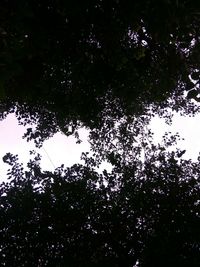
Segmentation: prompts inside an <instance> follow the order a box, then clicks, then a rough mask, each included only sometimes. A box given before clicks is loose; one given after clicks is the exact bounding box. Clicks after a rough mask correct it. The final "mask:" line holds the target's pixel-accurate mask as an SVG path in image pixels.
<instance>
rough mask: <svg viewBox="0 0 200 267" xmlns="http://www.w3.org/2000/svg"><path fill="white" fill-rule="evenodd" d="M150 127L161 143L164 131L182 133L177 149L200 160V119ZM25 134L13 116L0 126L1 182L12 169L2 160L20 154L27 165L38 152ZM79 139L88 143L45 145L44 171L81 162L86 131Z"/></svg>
mask: <svg viewBox="0 0 200 267" xmlns="http://www.w3.org/2000/svg"><path fill="white" fill-rule="evenodd" d="M151 127H152V130H153V132H154V134H155V140H156V141H158V142H159V141H160V140H161V137H162V135H163V134H164V132H165V131H171V132H173V133H176V132H179V133H180V135H181V137H183V138H184V139H185V140H184V141H180V142H179V144H178V147H180V148H181V149H186V150H187V152H186V153H185V155H184V157H185V158H187V159H189V158H191V159H193V160H196V159H197V157H198V154H199V152H200V115H197V116H195V117H190V118H188V117H181V116H178V115H176V116H175V117H174V119H173V124H172V126H168V125H166V124H165V122H164V119H159V118H155V119H153V121H152V123H151ZM24 131H25V130H24V127H23V126H19V125H18V122H17V119H16V118H15V116H14V115H13V114H12V115H9V116H8V117H7V119H6V120H3V121H1V122H0V181H2V180H4V179H5V177H6V171H7V169H8V167H9V166H8V165H7V164H5V163H3V161H2V157H3V156H4V155H5V154H6V153H7V152H10V153H12V154H18V155H19V159H20V162H25V163H27V162H28V160H29V158H30V156H29V151H30V150H33V149H35V150H36V148H35V146H34V143H33V142H29V143H27V142H26V140H24V139H22V135H23V133H24ZM80 137H81V139H82V140H85V141H84V142H82V143H81V144H76V140H75V138H73V137H72V136H71V137H66V136H64V135H63V134H60V133H58V134H56V135H55V136H54V137H53V138H51V139H49V140H47V141H45V142H44V146H43V148H42V149H40V151H39V153H40V154H41V155H42V162H41V165H42V167H43V168H44V169H47V170H54V166H55V167H58V166H60V165H61V164H62V163H64V164H65V166H71V165H73V164H74V163H77V162H78V161H80V155H81V152H83V151H84V152H85V151H89V144H88V142H87V141H86V140H87V131H86V130H84V129H83V130H81V132H80ZM51 161H52V162H53V164H52V162H51ZM53 165H54V166H53Z"/></svg>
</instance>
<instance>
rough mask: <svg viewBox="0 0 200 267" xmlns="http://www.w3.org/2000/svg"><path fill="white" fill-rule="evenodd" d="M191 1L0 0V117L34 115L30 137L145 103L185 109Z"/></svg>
mask: <svg viewBox="0 0 200 267" xmlns="http://www.w3.org/2000/svg"><path fill="white" fill-rule="evenodd" d="M199 8H200V7H199V4H198V2H197V1H191V0H190V1H188V0H183V1H176V2H174V1H170V0H169V1H166V0H161V1H152V0H148V1H142V0H141V1H122V0H109V1H107V0H102V1H101V0H95V1H90V0H87V1H82V2H81V3H80V2H79V1H74V0H73V1H60V0H55V1H52V0H47V1H34V0H22V1H20V2H19V1H13V0H12V1H11V0H2V1H1V3H0V17H1V20H0V35H1V38H0V39H1V44H0V45H1V50H0V73H1V74H0V102H1V111H2V112H1V113H2V115H1V116H2V117H4V116H6V114H7V113H9V112H14V111H15V112H16V114H17V117H18V119H19V120H20V121H21V123H24V124H27V123H36V124H37V128H36V130H33V129H31V128H30V129H29V130H28V131H27V133H26V135H25V136H26V137H27V138H28V140H29V139H35V140H36V143H37V144H38V145H39V144H40V143H41V142H42V141H43V140H44V139H46V138H48V137H49V136H51V135H53V134H54V133H55V132H57V131H59V130H62V131H63V132H65V133H66V134H71V133H74V132H75V130H76V129H77V128H78V127H80V126H82V125H84V126H87V127H90V128H91V129H94V128H97V129H101V128H102V127H103V125H105V124H106V123H107V116H110V117H112V118H113V119H116V120H118V119H120V118H122V117H123V116H124V115H138V114H144V113H147V112H149V105H150V106H151V110H153V111H155V110H156V109H157V108H158V107H159V108H160V109H159V110H157V112H158V113H161V114H162V113H163V110H164V109H165V108H166V107H172V108H173V109H175V110H183V111H184V112H185V113H188V112H189V113H193V112H194V110H195V107H194V106H193V105H191V102H190V101H189V100H188V99H185V97H184V92H185V91H187V90H191V89H194V90H196V89H198V87H199V62H200V59H199V55H200V53H199V36H200V33H199V13H200V10H199ZM190 75H191V76H190ZM191 78H192V79H191ZM189 97H191V94H189Z"/></svg>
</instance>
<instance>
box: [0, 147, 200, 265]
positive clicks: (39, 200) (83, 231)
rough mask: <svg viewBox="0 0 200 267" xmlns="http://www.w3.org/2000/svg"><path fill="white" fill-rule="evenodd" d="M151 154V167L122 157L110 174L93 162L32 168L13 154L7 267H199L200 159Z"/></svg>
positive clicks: (5, 189) (1, 200)
mask: <svg viewBox="0 0 200 267" xmlns="http://www.w3.org/2000/svg"><path fill="white" fill-rule="evenodd" d="M149 148H150V150H148V153H147V154H148V156H147V158H146V160H145V162H143V161H141V158H140V157H139V155H138V154H136V153H135V154H134V155H132V156H133V157H132V161H131V162H130V163H128V164H127V163H124V161H123V158H122V157H119V158H118V159H119V160H118V163H117V164H115V165H113V171H112V172H111V173H108V172H107V171H105V170H104V172H103V173H102V174H99V173H97V172H96V171H95V170H94V168H93V167H91V166H90V165H89V164H86V165H77V164H76V165H74V166H72V167H71V168H64V166H61V167H60V168H57V169H56V170H55V171H54V172H53V173H52V172H49V171H42V170H41V168H40V165H39V160H40V157H39V156H38V155H35V158H34V159H33V160H30V162H29V163H28V170H25V169H23V166H22V165H21V164H19V163H18V161H17V156H13V155H11V154H7V155H6V156H5V157H4V161H5V162H7V163H8V164H9V165H10V171H9V173H8V175H9V179H10V181H9V182H7V183H3V184H1V187H0V193H1V195H0V206H1V209H0V213H1V216H0V218H1V219H0V237H1V238H0V249H1V256H0V257H1V258H0V260H1V264H2V266H11V265H12V266H13V265H14V266H63V267H64V266H73V267H74V266H77V267H81V266H94V267H95V266H113V267H114V266H120V267H121V266H125V267H126V266H127V267H133V266H138V267H144V266H145V267H146V266H148V267H149V266H155V267H156V266H157V267H160V266H166V267H168V266H187V267H189V266H192V267H194V266H196V267H197V266H199V260H200V253H199V249H200V243H199V241H200V228H199V223H200V213H199V211H200V206H199V204H200V202H199V194H200V186H199V185H200V180H199V174H200V169H199V166H200V164H199V161H198V162H196V163H192V162H191V161H190V160H189V161H188V160H182V159H181V157H180V156H181V154H183V152H182V151H177V152H172V153H169V152H167V151H164V150H163V149H162V147H149ZM180 152H182V153H180Z"/></svg>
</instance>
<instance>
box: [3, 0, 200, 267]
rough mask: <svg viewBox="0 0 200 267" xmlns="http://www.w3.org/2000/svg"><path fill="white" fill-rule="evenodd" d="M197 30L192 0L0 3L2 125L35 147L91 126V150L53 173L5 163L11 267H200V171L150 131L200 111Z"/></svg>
mask: <svg viewBox="0 0 200 267" xmlns="http://www.w3.org/2000/svg"><path fill="white" fill-rule="evenodd" d="M199 25H200V5H199V4H198V1H192V0H183V1H172V0H160V1H154V0H147V1H144V0H140V1H130V0H127V1H124V0H123V1H122V0H93V1H91V0H84V1H77V0H73V1H72V0H69V1H64V0H45V1H36V0H20V1H17V0H1V2H0V48H1V49H0V114H1V115H0V118H1V119H4V118H5V117H6V116H7V114H9V113H11V112H15V114H16V116H17V118H18V120H19V122H20V123H21V124H24V125H27V124H32V126H31V127H30V128H28V129H27V132H26V133H25V135H24V137H26V138H27V140H30V139H34V141H35V143H36V145H37V146H40V145H42V142H43V141H44V140H45V139H46V138H48V137H50V136H52V135H53V134H54V133H56V132H58V131H62V132H64V133H65V134H67V135H70V134H75V136H76V137H77V138H78V132H77V129H78V128H80V127H83V126H85V127H87V128H89V129H90V138H89V139H90V143H91V147H92V153H93V154H91V155H90V154H87V153H85V154H84V153H83V154H82V159H83V160H84V162H85V163H84V164H83V165H79V164H76V165H74V166H72V167H70V168H64V166H61V167H60V168H57V169H55V171H54V172H49V171H43V170H42V169H41V167H40V156H39V155H35V156H34V159H33V160H30V161H29V163H28V165H27V167H28V168H27V169H25V168H23V166H22V164H19V163H18V159H17V156H14V155H12V154H9V153H8V154H7V155H5V156H4V158H3V160H4V162H6V163H8V164H9V165H10V170H9V172H8V178H9V181H8V182H4V183H2V184H1V185H0V265H1V266H16V267H18V266H27V267H28V266H33V267H34V266H35V267H38V266H52V267H59V266H60V267H64V266H69V267H81V266H88V267H89V266H91V267H97V266H98V267H100V266H105V267H106V266H109V267H110V266H111V267H118V266H119V267H121V266H123V267H126V266H127V267H133V266H134V267H135V266H138V267H149V266H153V267H160V266H163V267H169V266H181V267H189V266H192V267H193V266H194V267H197V266H199V262H200V228H199V225H200V206H199V205H200V200H199V195H200V180H199V177H200V167H199V166H200V164H199V161H198V162H191V161H190V160H182V159H181V157H182V155H183V154H184V153H185V151H182V150H177V151H176V152H171V153H170V152H168V150H167V148H168V146H169V145H173V144H174V143H176V139H177V137H178V135H176V136H170V135H167V134H166V135H165V136H164V143H163V144H159V145H158V146H155V145H154V144H153V143H152V133H151V131H150V130H149V129H148V127H147V125H148V122H149V120H150V119H151V117H152V116H154V115H155V114H156V113H157V114H159V115H161V116H165V117H166V118H167V120H170V118H171V113H170V112H171V111H169V109H168V108H171V110H172V111H174V110H175V111H182V113H183V114H194V113H195V112H196V111H198V106H197V105H195V104H194V103H193V101H191V99H195V100H197V101H198V100H199V97H198V94H199V82H200V66H199V65H200V28H199ZM78 141H80V140H78ZM32 154H34V153H33V152H32ZM103 160H107V161H108V162H109V163H110V164H111V165H112V166H113V169H112V171H111V172H110V173H109V172H108V171H106V170H104V171H103V172H102V173H101V174H100V173H98V172H97V169H96V168H97V167H98V166H99V165H100V164H101V162H102V161H103Z"/></svg>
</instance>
